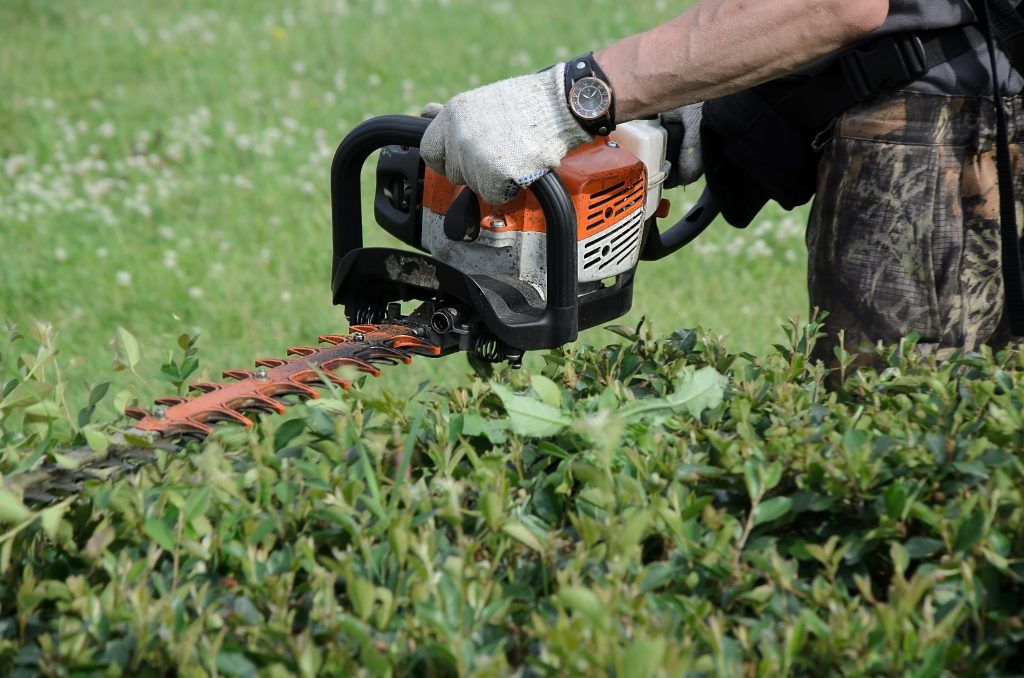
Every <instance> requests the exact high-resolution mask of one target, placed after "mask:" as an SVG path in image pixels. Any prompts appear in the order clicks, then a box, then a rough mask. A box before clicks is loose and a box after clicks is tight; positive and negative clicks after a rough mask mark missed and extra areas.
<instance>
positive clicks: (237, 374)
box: [223, 370, 256, 381]
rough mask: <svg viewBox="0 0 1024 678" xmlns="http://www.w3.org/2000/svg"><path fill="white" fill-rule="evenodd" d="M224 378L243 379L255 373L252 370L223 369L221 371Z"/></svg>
mask: <svg viewBox="0 0 1024 678" xmlns="http://www.w3.org/2000/svg"><path fill="white" fill-rule="evenodd" d="M223 375H224V378H225V379H237V380H238V381H243V380H245V379H249V378H251V377H253V376H255V375H256V372H255V371H253V370H224V372H223Z"/></svg>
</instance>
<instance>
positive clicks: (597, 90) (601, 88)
mask: <svg viewBox="0 0 1024 678" xmlns="http://www.w3.org/2000/svg"><path fill="white" fill-rule="evenodd" d="M569 105H570V106H571V107H572V111H573V113H575V114H576V115H578V116H579V117H581V118H583V119H584V120H597V119H598V118H600V117H601V116H603V115H604V114H606V113H607V112H608V109H609V108H610V107H611V105H612V91H611V89H609V88H608V85H607V84H605V82H604V81H603V80H600V79H598V78H592V77H587V78H580V79H579V80H577V81H576V82H574V83H573V85H572V89H571V90H570V91H569Z"/></svg>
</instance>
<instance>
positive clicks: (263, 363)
mask: <svg viewBox="0 0 1024 678" xmlns="http://www.w3.org/2000/svg"><path fill="white" fill-rule="evenodd" d="M287 363H288V361H287V360H285V359H284V358H261V359H260V360H257V361H256V367H267V368H271V369H273V368H275V367H280V366H281V365H286V364H287Z"/></svg>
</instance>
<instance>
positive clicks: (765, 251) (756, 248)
mask: <svg viewBox="0 0 1024 678" xmlns="http://www.w3.org/2000/svg"><path fill="white" fill-rule="evenodd" d="M771 255H772V248H771V247H768V243H766V242H765V241H764V240H762V239H760V238H758V239H757V240H755V241H754V242H753V243H752V244H751V245H750V247H749V248H747V258H748V259H760V258H762V257H770V256H771Z"/></svg>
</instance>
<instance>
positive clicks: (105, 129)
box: [96, 120, 117, 139]
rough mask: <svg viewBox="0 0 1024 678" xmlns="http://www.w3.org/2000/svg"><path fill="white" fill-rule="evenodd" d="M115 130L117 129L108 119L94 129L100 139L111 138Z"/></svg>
mask: <svg viewBox="0 0 1024 678" xmlns="http://www.w3.org/2000/svg"><path fill="white" fill-rule="evenodd" d="M116 131H117V129H116V128H115V127H114V123H112V122H110V121H109V120H108V121H106V122H105V123H103V124H102V125H100V126H99V127H98V128H97V129H96V133H97V134H99V135H100V138H101V139H113V138H114V133H115V132H116Z"/></svg>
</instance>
